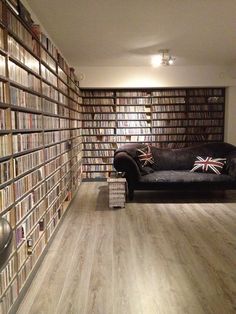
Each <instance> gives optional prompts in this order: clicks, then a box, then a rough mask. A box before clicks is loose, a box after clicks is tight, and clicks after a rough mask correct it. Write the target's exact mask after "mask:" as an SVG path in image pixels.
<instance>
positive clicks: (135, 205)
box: [17, 182, 236, 314]
mask: <svg viewBox="0 0 236 314" xmlns="http://www.w3.org/2000/svg"><path fill="white" fill-rule="evenodd" d="M107 194H108V188H107V185H106V183H104V182H86V183H85V182H84V183H82V185H81V188H80V190H79V192H78V194H77V196H76V197H75V198H74V200H73V204H72V205H71V207H70V209H69V211H68V213H67V214H66V216H65V219H64V221H63V223H62V225H61V226H60V228H59V230H58V232H57V234H56V237H55V239H54V240H53V242H52V244H51V246H50V248H49V250H48V252H47V254H46V256H45V259H44V261H43V263H42V265H41V266H40V268H39V270H38V272H37V274H36V277H35V279H34V280H33V282H32V284H31V286H30V288H29V290H28V292H27V294H26V296H25V298H24V300H23V302H22V304H21V306H20V308H19V310H18V312H17V314H41V313H42V314H233V313H236V193H235V192H227V193H225V194H224V195H223V196H222V197H221V196H220V195H213V196H210V195H209V199H207V198H208V196H206V195H204V196H199V199H198V195H197V193H196V194H194V195H190V194H188V195H184V194H181V193H180V194H177V193H169V194H168V193H161V192H160V193H158V192H156V193H149V192H146V193H145V192H141V193H137V195H135V200H134V201H133V202H131V203H127V204H126V207H125V208H122V209H114V210H112V209H109V208H108V196H107Z"/></svg>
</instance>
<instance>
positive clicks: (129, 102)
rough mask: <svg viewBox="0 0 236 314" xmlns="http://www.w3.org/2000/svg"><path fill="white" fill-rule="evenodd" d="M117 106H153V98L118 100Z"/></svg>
mask: <svg viewBox="0 0 236 314" xmlns="http://www.w3.org/2000/svg"><path fill="white" fill-rule="evenodd" d="M116 104H117V105H151V98H116Z"/></svg>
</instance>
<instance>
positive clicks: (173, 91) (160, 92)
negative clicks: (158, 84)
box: [151, 89, 186, 97]
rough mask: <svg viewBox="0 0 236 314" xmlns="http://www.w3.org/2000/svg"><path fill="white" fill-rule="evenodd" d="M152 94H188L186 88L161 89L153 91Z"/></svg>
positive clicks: (161, 95) (164, 95) (169, 95)
mask: <svg viewBox="0 0 236 314" xmlns="http://www.w3.org/2000/svg"><path fill="white" fill-rule="evenodd" d="M151 95H152V96H158V97H179V96H186V90H185V89H174V90H172V89H171V90H159V91H152V93H151Z"/></svg>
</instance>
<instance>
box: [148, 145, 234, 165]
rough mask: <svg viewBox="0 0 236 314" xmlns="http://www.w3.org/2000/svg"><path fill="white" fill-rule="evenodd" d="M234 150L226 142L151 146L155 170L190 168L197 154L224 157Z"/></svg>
mask: <svg viewBox="0 0 236 314" xmlns="http://www.w3.org/2000/svg"><path fill="white" fill-rule="evenodd" d="M233 152H235V147H234V146H233V145H230V144H227V143H207V144H201V145H197V146H192V147H185V148H179V149H159V148H157V147H153V146H152V154H153V158H154V161H155V163H154V164H153V169H155V170H191V169H192V168H193V165H194V162H195V160H196V157H197V156H210V157H213V158H226V159H227V157H228V156H229V155H230V154H232V153H233Z"/></svg>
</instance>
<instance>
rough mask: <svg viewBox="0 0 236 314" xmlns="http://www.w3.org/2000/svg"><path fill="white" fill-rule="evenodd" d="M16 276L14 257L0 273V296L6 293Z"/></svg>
mask: <svg viewBox="0 0 236 314" xmlns="http://www.w3.org/2000/svg"><path fill="white" fill-rule="evenodd" d="M15 275H16V258H15V256H13V257H12V258H11V259H10V260H9V262H8V263H7V265H6V267H5V268H4V269H3V270H2V271H1V273H0V296H1V295H2V294H3V293H4V292H5V290H6V288H7V287H8V285H9V283H10V282H11V281H12V279H13V277H14V276H15Z"/></svg>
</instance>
